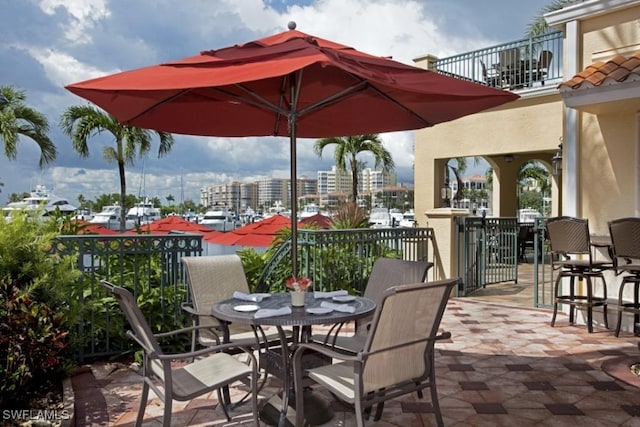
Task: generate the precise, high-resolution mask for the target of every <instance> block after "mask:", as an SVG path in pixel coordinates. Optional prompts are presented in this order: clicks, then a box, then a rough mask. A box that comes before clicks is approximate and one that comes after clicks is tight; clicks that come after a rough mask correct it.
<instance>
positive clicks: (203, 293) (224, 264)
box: [182, 254, 255, 350]
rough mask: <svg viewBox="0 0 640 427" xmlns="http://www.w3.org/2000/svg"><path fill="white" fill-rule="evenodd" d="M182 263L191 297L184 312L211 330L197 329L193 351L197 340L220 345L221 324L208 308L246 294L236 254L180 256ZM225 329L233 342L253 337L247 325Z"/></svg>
mask: <svg viewBox="0 0 640 427" xmlns="http://www.w3.org/2000/svg"><path fill="white" fill-rule="evenodd" d="M182 264H183V265H184V267H185V273H186V276H187V284H188V286H189V293H190V296H191V305H187V304H185V305H183V309H184V310H185V311H187V312H188V313H190V314H191V315H192V316H193V319H194V321H195V323H196V324H198V325H203V326H210V327H211V328H210V329H201V330H199V331H198V334H197V337H196V336H194V337H193V340H192V345H193V348H192V350H195V343H196V340H197V342H198V343H199V344H201V345H204V346H207V345H216V344H219V343H220V340H221V337H220V334H221V332H222V330H221V325H220V322H219V321H218V320H216V319H215V318H214V317H213V316H211V307H212V306H213V304H215V303H217V302H219V301H222V300H225V299H229V298H232V297H233V293H234V292H235V291H238V292H242V293H249V284H248V283H247V277H246V275H245V273H244V268H243V266H242V260H241V259H240V257H239V256H238V255H236V254H232V255H211V256H189V257H182ZM228 328H229V334H230V339H231V340H232V341H233V340H237V339H248V338H251V337H255V334H254V331H253V329H251V327H250V326H248V325H233V324H232V325H228ZM216 330H217V332H216Z"/></svg>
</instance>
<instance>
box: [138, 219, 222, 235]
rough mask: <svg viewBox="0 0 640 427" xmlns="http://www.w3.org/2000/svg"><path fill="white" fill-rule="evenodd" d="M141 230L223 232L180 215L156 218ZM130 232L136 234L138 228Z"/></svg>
mask: <svg viewBox="0 0 640 427" xmlns="http://www.w3.org/2000/svg"><path fill="white" fill-rule="evenodd" d="M140 230H141V231H142V232H143V233H150V234H167V233H170V232H172V231H179V232H184V233H196V234H213V235H218V234H223V233H221V232H219V231H217V230H214V229H212V228H209V227H207V226H206V225H201V224H196V223H193V222H189V221H187V220H186V219H184V218H182V217H179V216H167V217H164V218H161V219H158V220H155V221H153V222H152V223H150V224H146V225H143V226H142V227H140ZM128 233H133V234H136V233H137V230H129V231H128Z"/></svg>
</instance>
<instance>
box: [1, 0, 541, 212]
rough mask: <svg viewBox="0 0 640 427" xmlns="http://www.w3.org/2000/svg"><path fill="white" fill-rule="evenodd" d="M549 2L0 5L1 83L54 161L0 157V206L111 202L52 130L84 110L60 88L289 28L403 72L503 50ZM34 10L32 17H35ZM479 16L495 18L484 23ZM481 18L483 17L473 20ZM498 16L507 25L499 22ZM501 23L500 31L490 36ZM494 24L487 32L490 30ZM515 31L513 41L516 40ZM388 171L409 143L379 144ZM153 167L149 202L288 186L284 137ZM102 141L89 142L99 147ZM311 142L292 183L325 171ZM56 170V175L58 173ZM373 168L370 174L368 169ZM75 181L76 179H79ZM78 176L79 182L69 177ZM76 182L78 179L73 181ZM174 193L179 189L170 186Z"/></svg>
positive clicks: (204, 149)
mask: <svg viewBox="0 0 640 427" xmlns="http://www.w3.org/2000/svg"><path fill="white" fill-rule="evenodd" d="M547 3H548V0H530V1H528V2H513V0H483V1H482V2H479V1H477V0H456V1H451V0H216V1H211V0H189V1H188V2H184V1H178V0H135V1H123V0H111V1H109V0H32V1H19V2H0V14H4V13H3V12H5V11H6V14H7V16H15V17H16V18H19V19H6V20H5V21H4V22H3V28H2V29H0V63H4V64H8V63H11V64H12V68H11V70H10V71H11V73H10V78H9V79H4V80H5V81H3V82H2V83H1V84H14V85H16V86H17V87H19V88H21V89H24V90H25V91H26V93H27V103H28V104H29V105H30V106H32V107H34V108H35V109H37V110H39V111H42V112H44V113H46V114H47V115H48V119H49V122H50V124H51V137H52V139H53V140H54V142H55V143H56V145H57V147H58V150H59V151H60V155H59V157H58V161H57V162H56V164H54V165H52V167H50V168H47V169H45V170H43V171H41V170H39V169H38V167H37V162H38V154H37V148H36V147H35V144H33V143H32V142H28V141H26V142H22V141H21V142H20V144H19V146H18V160H17V161H15V162H10V161H8V160H7V159H6V158H5V157H4V156H2V155H0V181H2V182H4V183H5V186H4V187H3V188H2V193H0V204H3V203H4V202H6V196H7V195H8V194H10V193H12V192H23V191H28V190H29V188H30V187H33V186H34V185H36V184H46V185H47V186H50V187H54V188H56V191H57V192H58V193H60V194H61V195H64V196H67V197H69V198H73V199H75V198H76V197H77V195H78V194H80V193H82V194H85V196H87V197H92V198H93V197H95V196H97V195H99V194H103V193H111V192H118V186H119V183H118V178H117V172H116V168H115V165H107V164H106V163H105V162H104V161H102V159H101V152H100V150H99V149H95V150H93V149H92V151H91V156H90V158H89V159H81V158H79V157H78V156H77V154H75V153H73V152H72V148H71V144H70V143H69V141H68V138H67V137H65V136H64V135H62V133H61V131H60V129H58V128H57V126H56V125H57V123H58V121H59V117H60V114H61V113H62V112H63V111H64V109H65V108H66V107H68V106H69V105H70V104H71V103H75V104H79V103H83V102H84V100H82V99H80V98H78V97H75V96H74V95H72V94H70V93H69V92H67V91H65V90H64V89H62V87H63V86H64V85H67V84H69V83H73V82H77V81H82V80H86V79H90V78H94V77H98V76H102V75H106V74H111V73H115V72H118V71H121V70H127V69H131V68H137V67H140V66H144V65H151V64H153V63H157V62H161V61H166V60H171V59H178V58H181V57H186V56H191V55H194V54H196V53H198V52H199V51H200V50H205V49H215V48H221V47H225V46H228V45H232V44H241V43H245V42H248V41H250V40H253V39H255V38H259V37H264V36H267V35H269V34H272V33H274V32H278V31H285V30H286V26H287V23H288V22H289V21H292V20H293V21H296V22H297V25H298V30H300V31H302V32H306V33H309V34H313V35H316V36H319V37H323V38H327V39H330V40H334V41H336V42H339V43H342V44H346V45H350V46H352V47H354V48H356V49H359V50H362V51H365V52H368V53H371V54H375V55H381V56H392V57H393V58H394V59H396V60H398V61H401V62H404V63H412V61H413V59H414V58H415V57H418V56H422V55H425V54H427V53H429V54H434V55H438V56H448V55H451V54H457V53H462V52H467V51H469V50H473V49H476V48H480V47H487V46H491V45H494V44H498V43H502V42H507V41H510V40H514V39H516V38H518V37H519V35H521V34H522V31H521V30H522V29H523V28H524V27H525V24H526V23H527V22H528V21H529V20H530V17H531V16H532V15H533V13H534V12H535V11H537V10H539V9H540V7H541V6H543V5H546V4H547ZM33 4H36V5H37V6H38V7H37V8H34V7H33ZM487 10H491V11H494V12H496V13H498V14H501V16H495V17H494V16H493V15H492V16H489V17H486V18H485V17H484V15H485V14H486V13H487ZM481 16H482V18H481ZM506 17H508V19H506ZM498 18H500V21H501V22H502V23H501V25H495V23H494V22H495V21H496V20H497V19H498ZM492 19H493V21H492ZM516 30H517V31H516ZM381 137H382V139H383V141H384V143H385V146H386V147H387V148H388V149H389V150H390V151H391V153H392V155H393V158H394V161H395V163H396V165H397V167H398V176H399V180H401V181H402V182H404V183H406V184H411V181H412V180H413V171H412V167H413V133H412V132H396V133H391V134H384V135H381ZM176 138H177V139H179V141H177V142H176V147H174V150H173V151H172V152H171V153H170V154H169V156H168V157H166V158H163V159H159V160H158V159H156V158H155V156H150V157H149V159H148V160H147V161H146V166H145V169H146V171H147V172H146V174H145V186H146V192H147V193H148V195H151V196H156V195H157V196H158V197H160V198H161V199H163V200H164V197H166V195H167V194H173V195H174V197H176V198H178V197H179V196H180V193H181V191H182V190H181V187H182V188H184V193H185V197H186V198H190V199H193V200H196V201H198V200H199V191H200V188H201V187H203V186H206V185H213V184H218V183H225V182H229V181H232V180H238V181H251V180H256V179H261V178H267V177H271V176H273V177H279V178H286V177H288V175H289V144H288V140H287V139H286V138H197V137H183V136H179V137H176ZM100 142H101V141H92V144H93V145H94V146H96V148H98V147H99V146H100ZM312 146H313V140H304V139H299V140H298V144H297V150H298V156H297V159H298V175H307V176H309V177H312V178H313V177H315V172H316V171H317V170H318V169H320V170H324V169H330V168H331V160H332V158H333V156H332V153H330V152H327V153H325V155H324V156H323V158H322V159H319V158H318V157H317V156H316V155H315V153H313V150H312ZM63 163H64V164H63ZM371 165H372V164H371ZM81 171H84V173H82V172H81ZM79 173H82V175H78V174H79ZM140 173H141V165H140V164H136V166H135V167H132V168H128V169H127V180H128V188H129V190H130V192H131V194H137V192H138V188H139V185H138V182H139V176H140ZM80 177H81V178H80ZM181 182H182V185H181Z"/></svg>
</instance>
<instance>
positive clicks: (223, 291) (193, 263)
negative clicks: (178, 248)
mask: <svg viewBox="0 0 640 427" xmlns="http://www.w3.org/2000/svg"><path fill="white" fill-rule="evenodd" d="M181 260H182V263H183V264H184V267H185V273H186V277H187V283H188V285H189V293H190V295H191V304H183V306H182V308H183V309H184V310H185V311H186V312H188V313H190V314H191V315H192V317H193V322H194V326H195V325H200V326H207V327H206V328H199V329H194V330H193V335H192V338H191V351H195V349H196V343H198V344H200V345H202V346H205V347H206V346H212V345H213V346H215V345H219V344H220V343H221V342H222V341H223V340H222V338H221V335H223V336H224V334H225V333H226V334H228V342H236V341H238V340H247V339H253V340H254V341H255V342H256V343H257V344H259V347H260V348H268V347H269V345H271V344H274V345H280V337H279V335H278V332H277V331H276V330H275V329H274V328H271V329H267V330H264V329H263V328H261V327H256V328H255V329H254V328H253V327H251V326H249V325H242V324H233V323H225V324H222V323H220V321H218V319H216V318H215V317H213V316H212V315H211V307H212V306H213V305H214V304H216V303H217V302H219V301H222V300H225V299H229V298H233V293H234V292H235V291H238V292H242V293H245V294H248V293H249V292H250V291H249V284H248V283H247V277H246V275H245V273H244V268H243V266H242V260H241V259H240V257H239V256H238V255H236V254H231V255H213V256H186V257H182V259H181ZM260 360H261V361H262V360H263V359H262V357H261V358H260ZM260 364H261V365H262V364H263V363H260ZM266 380H267V372H265V374H264V376H263V378H262V381H261V382H260V385H259V387H258V389H259V390H260V389H262V387H263V386H264V384H265V382H266ZM224 395H225V399H224V400H225V402H226V403H227V404H228V405H231V402H230V398H229V396H228V392H227V391H226V390H225V392H224ZM248 396H249V394H246V395H245V396H244V397H243V398H242V399H239V400H238V402H236V403H234V404H233V405H238V404H241V403H242V402H243V401H244V400H245V399H246V398H247V397H248Z"/></svg>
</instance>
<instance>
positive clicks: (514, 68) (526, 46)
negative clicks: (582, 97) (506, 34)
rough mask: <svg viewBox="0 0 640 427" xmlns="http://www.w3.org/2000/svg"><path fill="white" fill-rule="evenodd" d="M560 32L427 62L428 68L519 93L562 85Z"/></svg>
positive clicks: (561, 36)
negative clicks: (525, 90)
mask: <svg viewBox="0 0 640 427" xmlns="http://www.w3.org/2000/svg"><path fill="white" fill-rule="evenodd" d="M562 40H563V35H562V32H560V31H557V32H551V33H547V34H544V35H541V36H536V37H532V38H528V39H522V40H516V41H513V42H509V43H503V44H500V45H497V46H492V47H488V48H484V49H478V50H474V51H472V52H467V53H462V54H459V55H455V56H450V57H447V58H438V59H435V60H430V61H429V68H430V69H432V70H434V71H436V72H438V73H440V74H445V75H448V76H451V77H455V78H460V79H464V80H469V81H474V82H476V83H480V84H483V85H487V86H491V87H495V88H500V89H508V90H515V91H520V90H524V89H531V88H536V87H538V88H539V87H542V86H550V87H555V86H556V85H557V84H559V83H560V82H561V81H562V77H563V76H562Z"/></svg>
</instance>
